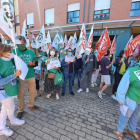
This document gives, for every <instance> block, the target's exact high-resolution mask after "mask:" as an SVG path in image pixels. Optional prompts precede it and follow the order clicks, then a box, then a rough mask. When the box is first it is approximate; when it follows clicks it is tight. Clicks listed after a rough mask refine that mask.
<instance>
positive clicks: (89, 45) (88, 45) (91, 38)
mask: <svg viewBox="0 0 140 140" xmlns="http://www.w3.org/2000/svg"><path fill="white" fill-rule="evenodd" d="M93 28H94V25H93V26H92V28H91V31H90V35H89V38H88V42H87V46H86V50H85V51H86V53H87V55H89V54H90V53H91V45H92V42H93Z"/></svg>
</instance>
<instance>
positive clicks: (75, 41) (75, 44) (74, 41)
mask: <svg viewBox="0 0 140 140" xmlns="http://www.w3.org/2000/svg"><path fill="white" fill-rule="evenodd" d="M76 47H77V35H76V32H75V33H74V37H73V45H72V47H71V49H72V50H74V49H75V48H76Z"/></svg>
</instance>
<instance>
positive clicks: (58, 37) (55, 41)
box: [52, 33, 60, 49]
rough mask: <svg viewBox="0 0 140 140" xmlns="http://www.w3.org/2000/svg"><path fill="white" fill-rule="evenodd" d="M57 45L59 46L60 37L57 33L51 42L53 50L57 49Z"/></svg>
mask: <svg viewBox="0 0 140 140" xmlns="http://www.w3.org/2000/svg"><path fill="white" fill-rule="evenodd" d="M59 44H60V36H59V34H58V33H57V34H56V35H55V38H54V40H53V43H52V46H53V47H54V48H56V49H58V45H59Z"/></svg>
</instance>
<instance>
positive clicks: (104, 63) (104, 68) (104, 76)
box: [98, 50, 115, 99]
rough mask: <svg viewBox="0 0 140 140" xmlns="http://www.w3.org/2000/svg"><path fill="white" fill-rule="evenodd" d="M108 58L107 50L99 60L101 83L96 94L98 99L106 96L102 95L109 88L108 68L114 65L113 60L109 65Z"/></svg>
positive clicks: (108, 52)
mask: <svg viewBox="0 0 140 140" xmlns="http://www.w3.org/2000/svg"><path fill="white" fill-rule="evenodd" d="M109 57H110V51H109V50H107V53H106V54H105V55H104V57H103V58H102V59H101V63H100V65H101V72H100V73H101V83H100V89H99V92H98V96H99V98H100V99H103V98H102V95H106V94H105V93H103V92H104V91H105V90H106V89H107V88H108V87H109V86H111V77H110V75H109V71H110V68H111V66H112V64H114V62H115V59H114V60H113V61H112V62H111V63H110V61H109ZM104 84H105V85H104Z"/></svg>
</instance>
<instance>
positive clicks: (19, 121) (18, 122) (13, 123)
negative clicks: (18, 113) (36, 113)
mask: <svg viewBox="0 0 140 140" xmlns="http://www.w3.org/2000/svg"><path fill="white" fill-rule="evenodd" d="M10 123H11V125H12V126H21V125H23V124H25V121H24V120H20V119H18V118H15V119H14V120H13V121H11V122H10Z"/></svg>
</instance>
